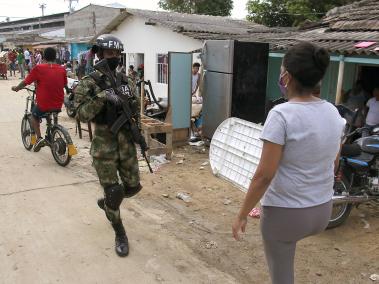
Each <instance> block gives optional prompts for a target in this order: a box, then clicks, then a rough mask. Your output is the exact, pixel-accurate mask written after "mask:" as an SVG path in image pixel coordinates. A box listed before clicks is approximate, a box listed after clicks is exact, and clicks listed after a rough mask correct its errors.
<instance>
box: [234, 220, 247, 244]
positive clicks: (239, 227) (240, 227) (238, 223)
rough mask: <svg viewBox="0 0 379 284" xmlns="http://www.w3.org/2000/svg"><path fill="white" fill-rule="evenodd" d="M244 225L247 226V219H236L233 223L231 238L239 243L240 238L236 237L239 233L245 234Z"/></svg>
mask: <svg viewBox="0 0 379 284" xmlns="http://www.w3.org/2000/svg"><path fill="white" fill-rule="evenodd" d="M246 225H247V217H239V216H238V217H237V219H236V220H235V221H234V224H233V226H232V231H233V237H234V238H235V239H236V240H237V241H239V240H240V236H239V235H238V233H239V231H241V232H242V233H245V230H246Z"/></svg>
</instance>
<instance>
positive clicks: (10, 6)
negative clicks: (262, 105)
mask: <svg viewBox="0 0 379 284" xmlns="http://www.w3.org/2000/svg"><path fill="white" fill-rule="evenodd" d="M208 1H212V0H208ZM115 2H117V3H120V4H122V5H124V6H126V7H130V8H139V9H149V10H158V4H157V3H158V0H109V1H108V0H79V2H73V6H74V7H75V10H78V9H80V8H82V7H84V6H87V5H88V4H90V3H93V4H99V5H105V4H110V3H115ZM246 2H247V0H234V9H233V12H232V17H234V18H240V19H242V18H245V17H246V14H247V12H246V9H245V6H246ZM42 3H45V4H46V8H45V15H49V14H54V13H60V12H66V11H68V3H69V2H68V0H0V21H4V20H5V18H6V17H10V18H11V20H17V19H18V17H19V18H23V17H35V16H40V15H41V14H42V12H41V9H40V8H39V5H40V4H42Z"/></svg>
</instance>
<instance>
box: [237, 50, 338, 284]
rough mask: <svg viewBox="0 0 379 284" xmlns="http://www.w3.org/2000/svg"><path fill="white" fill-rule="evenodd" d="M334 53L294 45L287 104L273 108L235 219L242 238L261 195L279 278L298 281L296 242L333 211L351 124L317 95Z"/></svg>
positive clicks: (285, 70)
mask: <svg viewBox="0 0 379 284" xmlns="http://www.w3.org/2000/svg"><path fill="white" fill-rule="evenodd" d="M329 60H330V59H329V54H328V52H327V51H326V50H325V49H323V48H319V47H317V46H315V45H313V44H310V43H300V44H298V45H296V46H294V47H292V48H291V49H289V50H288V52H287V53H286V55H285V56H284V59H283V64H282V67H281V75H280V79H279V87H280V89H281V91H282V93H283V94H284V95H285V96H286V97H287V98H288V102H287V103H284V104H281V105H278V106H276V107H274V108H273V109H272V110H271V111H270V113H269V115H268V118H267V120H266V123H265V125H264V129H263V132H262V136H261V139H262V140H263V142H264V143H263V150H262V156H261V160H260V163H259V166H258V168H257V171H256V173H255V175H254V177H253V180H252V182H251V185H250V188H249V191H248V193H247V195H246V198H245V201H244V203H243V206H242V208H241V210H240V212H239V214H238V217H237V219H236V221H235V222H234V224H233V235H234V237H235V238H236V239H237V240H238V239H239V235H238V234H239V231H242V232H244V231H245V228H246V224H247V215H248V213H249V212H250V211H251V209H252V208H253V207H254V206H255V205H256V204H257V203H258V202H259V201H261V205H262V217H261V232H262V238H263V244H264V250H265V254H266V259H267V264H268V267H269V272H270V277H271V281H272V283H273V284H293V283H294V258H295V249H296V243H297V242H298V241H299V240H301V239H303V238H305V237H307V236H311V235H314V234H318V233H320V232H322V231H323V230H325V228H326V226H327V224H328V221H329V218H330V216H331V211H332V201H331V199H332V196H333V183H334V170H335V169H336V167H337V165H338V160H339V151H340V144H341V137H342V133H343V129H344V125H345V122H344V120H343V119H342V118H341V116H340V115H339V114H338V111H337V109H336V108H335V107H334V106H333V105H332V104H330V103H328V102H326V101H324V100H321V99H320V98H318V97H317V96H314V95H313V94H314V90H315V88H317V86H318V84H319V82H320V81H321V79H322V78H323V76H324V74H325V72H326V69H327V67H328V65H329Z"/></svg>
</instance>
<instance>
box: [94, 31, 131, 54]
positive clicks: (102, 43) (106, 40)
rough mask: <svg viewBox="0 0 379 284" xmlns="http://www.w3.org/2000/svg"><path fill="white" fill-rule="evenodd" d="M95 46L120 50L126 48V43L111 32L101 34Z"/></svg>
mask: <svg viewBox="0 0 379 284" xmlns="http://www.w3.org/2000/svg"><path fill="white" fill-rule="evenodd" d="M94 46H96V47H98V48H102V49H114V50H120V51H123V50H124V45H123V44H122V42H121V40H120V39H119V38H117V37H115V36H114V35H111V34H103V35H100V36H99V37H98V38H97V39H96V43H95V45H94Z"/></svg>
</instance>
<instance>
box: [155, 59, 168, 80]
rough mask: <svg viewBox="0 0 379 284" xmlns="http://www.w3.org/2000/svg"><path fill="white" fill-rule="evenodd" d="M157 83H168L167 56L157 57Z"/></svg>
mask: <svg viewBox="0 0 379 284" xmlns="http://www.w3.org/2000/svg"><path fill="white" fill-rule="evenodd" d="M157 59H158V60H157V69H158V72H157V73H158V83H161V84H167V83H168V54H158V56H157Z"/></svg>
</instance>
